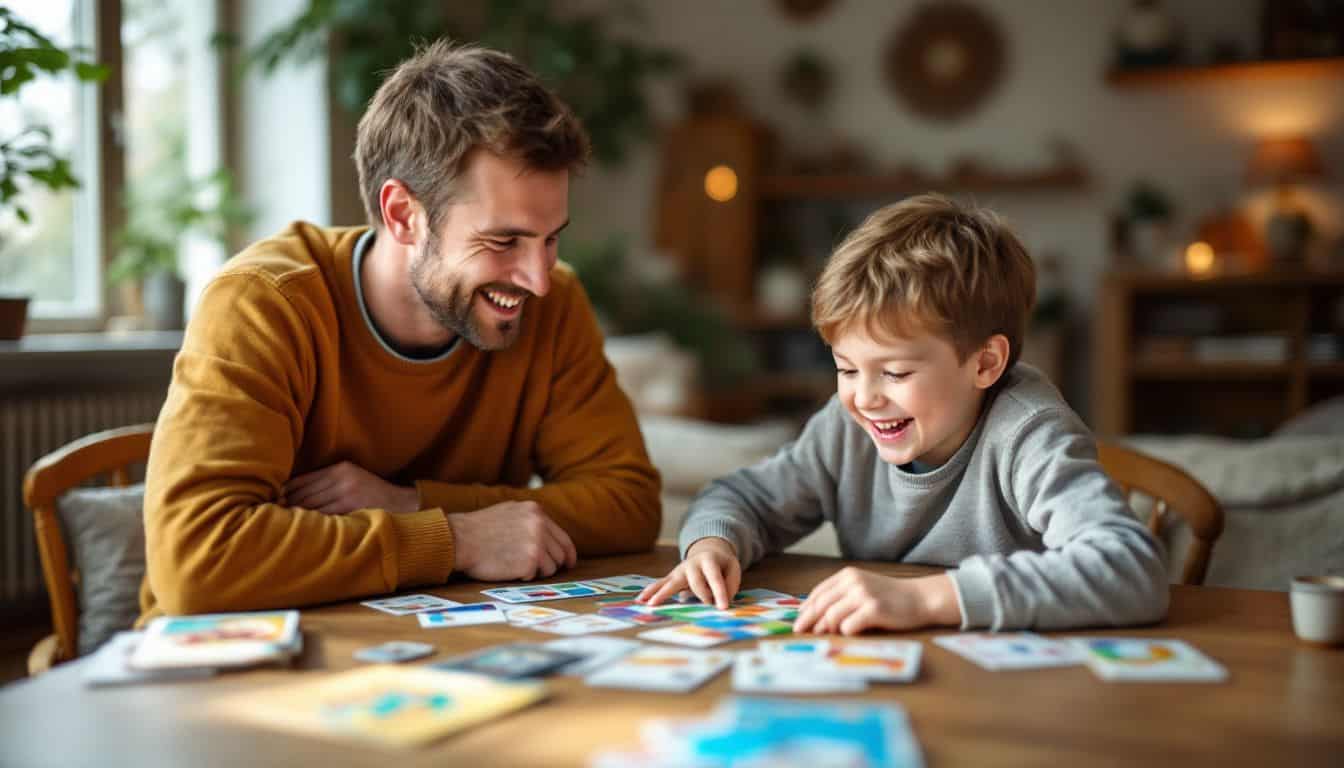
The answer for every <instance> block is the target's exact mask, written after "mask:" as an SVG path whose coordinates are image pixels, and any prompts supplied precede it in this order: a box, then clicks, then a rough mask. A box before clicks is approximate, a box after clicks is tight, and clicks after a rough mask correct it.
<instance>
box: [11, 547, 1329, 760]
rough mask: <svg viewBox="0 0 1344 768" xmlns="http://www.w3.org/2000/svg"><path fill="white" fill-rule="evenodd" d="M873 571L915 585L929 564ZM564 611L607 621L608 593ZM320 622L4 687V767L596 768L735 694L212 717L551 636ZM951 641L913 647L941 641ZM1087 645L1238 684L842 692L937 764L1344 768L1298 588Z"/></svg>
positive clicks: (955, 683)
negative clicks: (432, 711) (205, 652)
mask: <svg viewBox="0 0 1344 768" xmlns="http://www.w3.org/2000/svg"><path fill="white" fill-rule="evenodd" d="M675 562H676V553H675V552H674V551H673V550H671V549H665V548H664V549H659V550H658V551H655V552H652V553H649V554H645V555H636V556H629V557H614V558H604V559H593V560H587V561H583V562H581V563H580V564H579V565H578V567H576V568H575V569H573V570H572V571H569V572H566V573H563V574H560V576H561V578H559V579H551V581H559V580H564V579H583V578H594V577H598V576H609V575H615V574H621V573H644V574H648V575H651V576H656V575H661V574H662V573H663V572H665V571H666V570H667V569H668V568H669V567H670V566H671V565H672V564H673V563H675ZM842 564H843V563H842V562H841V561H839V560H834V559H830V558H822V557H809V556H801V555H783V556H779V557H772V558H768V559H767V560H766V561H765V562H763V563H761V564H760V565H758V566H757V567H755V568H753V569H751V570H750V571H748V572H747V574H746V577H745V579H744V584H743V586H744V588H747V587H767V588H771V589H777V590H780V591H785V592H793V593H799V592H805V591H807V590H809V589H811V588H812V586H813V585H815V584H816V583H817V582H818V581H820V580H821V579H822V578H824V577H825V576H826V575H828V574H830V573H832V572H834V571H835V570H836V569H837V568H839V567H840V566H841V565H842ZM863 567H867V568H871V569H872V570H875V571H879V572H882V573H886V574H889V575H896V576H912V575H919V574H923V573H927V572H928V570H929V569H925V568H920V567H916V566H903V565H896V564H890V563H867V564H863ZM481 586H482V585H480V584H475V583H469V582H461V583H453V584H450V585H448V586H446V587H443V588H440V589H432V590H424V591H427V592H431V593H433V594H437V595H441V596H443V597H447V598H451V599H454V600H459V601H463V602H475V601H478V600H483V599H485V598H484V597H483V596H482V595H480V594H479V591H478V590H479V589H480V588H481ZM546 605H552V606H556V607H559V608H567V609H570V610H574V611H579V612H585V613H588V612H593V611H595V607H594V605H593V602H592V600H591V599H576V600H565V601H555V602H551V603H546ZM302 628H303V631H304V639H305V650H304V654H303V656H302V657H301V658H300V659H299V660H298V661H297V663H296V664H295V667H296V668H298V669H300V670H304V671H302V672H297V671H294V670H288V669H259V670H253V671H246V672H232V673H226V674H223V675H220V676H218V677H215V678H211V679H206V680H201V681H193V682H181V683H163V684H154V685H143V686H135V687H121V688H103V689H86V688H84V687H82V685H81V681H80V670H79V669H78V666H79V665H78V663H75V664H67V665H65V666H63V667H58V668H56V669H54V670H52V671H51V672H48V673H46V674H44V675H42V676H40V677H38V678H36V679H32V680H24V681H20V682H17V683H13V684H11V685H9V686H7V687H5V688H0V765H2V766H6V767H8V766H30V765H43V766H45V765H127V766H136V767H137V768H140V767H143V766H157V765H173V766H185V765H191V766H217V765H220V766H222V765H315V766H322V768H333V767H334V766H345V765H352V766H353V765H359V766H384V765H385V766H392V765H395V766H396V768H410V767H413V766H431V765H432V766H447V765H454V766H464V767H467V766H469V767H471V768H476V767H477V766H486V765H489V766H495V765H547V766H550V765H573V766H579V765H585V764H586V763H587V761H588V759H589V757H590V756H591V755H592V754H593V753H594V752H597V751H599V750H602V749H610V748H619V747H623V746H624V747H634V746H636V745H637V744H638V743H639V728H640V724H641V723H642V722H644V721H645V720H647V719H649V718H654V717H668V716H672V717H700V716H703V715H705V714H706V713H708V712H709V711H710V710H711V709H712V708H713V707H714V706H715V704H716V702H717V701H718V700H719V699H720V698H721V697H723V696H726V695H729V694H730V693H731V690H730V680H729V678H730V675H729V674H727V673H724V674H721V675H720V676H719V677H717V678H716V679H714V680H713V681H711V682H710V683H709V684H707V685H706V686H704V687H703V688H701V689H700V690H699V691H697V692H695V693H693V694H685V695H681V694H661V693H641V692H635V691H620V690H611V689H597V688H588V687H587V686H585V685H584V684H583V682H582V681H581V680H579V679H577V678H569V677H553V678H550V680H549V681H548V683H549V685H550V687H551V691H552V693H551V696H550V698H549V699H548V700H547V701H546V702H544V703H542V704H539V705H537V706H534V707H532V708H530V709H527V710H523V711H521V712H518V713H514V714H511V715H506V716H504V717H502V718H500V719H498V720H495V721H492V722H489V723H486V724H484V725H481V726H478V727H476V728H473V729H471V730H469V731H466V732H463V733H459V734H456V735H452V736H448V737H447V738H445V739H443V740H442V741H439V742H437V743H436V744H434V745H432V746H429V747H426V748H422V749H411V750H397V751H393V750H388V749H383V748H379V747H374V746H364V745H360V744H356V743H352V742H344V741H327V740H321V739H317V738H311V737H307V736H299V735H293V734H289V733H284V732H280V731H271V730H264V729H258V728H253V727H249V726H245V725H241V724H238V723H234V722H229V721H223V720H219V719H217V718H212V717H210V716H208V715H207V714H206V713H205V709H206V706H205V705H206V704H208V703H209V702H210V701H211V700H212V699H214V698H216V697H218V696H220V695H223V694H225V693H231V692H233V691H238V690H245V689H261V688H263V687H265V686H268V685H272V684H276V683H286V682H291V681H293V680H294V679H295V678H296V676H297V675H299V674H322V670H327V671H330V670H342V669H348V668H351V667H355V666H357V665H358V664H359V663H358V662H356V661H354V660H353V659H352V658H351V654H352V653H353V652H354V651H355V650H356V649H358V648H361V647H364V646H367V645H373V644H376V643H379V642H383V641H386V640H421V641H425V642H429V643H433V644H434V645H436V646H437V647H438V654H437V655H436V656H435V657H434V659H443V658H446V657H448V656H452V655H454V654H456V653H460V652H463V651H467V650H471V649H475V648H480V647H484V646H488V645H494V644H497V643H503V642H518V641H546V640H550V639H552V636H551V635H547V634H543V633H540V632H535V631H533V630H529V629H525V628H519V627H512V626H508V625H487V626H478V627H461V628H451V629H433V630H425V629H421V628H420V627H419V625H418V623H417V622H416V620H415V618H414V617H410V616H403V617H396V616H388V615H384V614H381V613H377V612H375V611H372V610H370V609H368V608H363V607H361V606H359V605H357V604H354V603H349V604H340V605H330V606H323V607H318V608H312V609H308V610H305V611H304V612H303V620H302ZM638 631H640V630H638V629H631V630H627V631H625V632H622V633H618V634H619V635H622V636H633V635H634V634H635V633H637V632H638ZM934 634H937V633H934V632H917V633H912V634H910V635H907V636H908V637H912V638H915V639H919V640H921V641H927V640H929V639H930V638H931V637H933V635H934ZM1077 634H1110V635H1125V636H1131V635H1132V636H1145V637H1160V638H1180V639H1183V640H1186V641H1188V642H1190V643H1192V644H1194V645H1195V646H1196V647H1197V648H1199V649H1200V650H1202V651H1204V652H1205V653H1207V654H1209V655H1210V656H1212V657H1213V658H1214V659H1216V660H1218V661H1219V662H1221V663H1222V664H1223V665H1225V666H1226V667H1227V668H1228V670H1229V672H1230V675H1231V679H1230V681H1229V682H1227V683H1224V684H1198V683H1106V682H1102V681H1101V680H1099V679H1097V678H1096V677H1094V676H1093V675H1092V673H1091V672H1089V671H1087V670H1086V669H1084V668H1082V667H1073V668H1064V669H1046V670H1030V671H1014V672H989V671H986V670H982V669H980V668H979V667H976V666H974V665H972V664H970V663H969V662H967V661H964V660H963V659H961V658H960V657H958V656H954V655H953V654H951V653H949V652H947V651H945V650H943V649H942V648H940V647H938V646H935V645H933V644H932V643H928V642H926V643H925V645H924V649H925V653H924V662H923V668H922V669H921V671H920V675H919V679H918V680H917V681H916V682H915V683H913V684H909V685H878V686H873V687H872V688H871V689H870V691H869V692H868V693H867V694H859V695H852V694H848V695H846V696H844V697H843V698H863V699H869V700H874V701H897V702H900V703H901V704H902V705H904V707H905V708H906V710H907V711H908V712H909V713H910V717H911V720H912V723H913V726H914V730H915V735H916V737H917V738H918V740H919V743H920V745H921V747H922V748H923V751H924V755H925V759H926V761H927V763H928V765H930V766H961V765H974V766H984V765H1028V764H1047V763H1048V764H1050V765H1052V766H1058V765H1069V766H1075V765H1136V764H1142V765H1145V766H1153V765H1181V766H1189V765H1203V764H1211V763H1215V762H1216V763H1219V764H1248V765H1249V764H1257V765H1295V766H1296V765H1321V766H1325V765H1335V766H1338V765H1340V764H1341V761H1342V760H1344V649H1328V648H1320V647H1315V646H1311V645H1307V644H1305V643H1302V642H1300V641H1299V640H1297V639H1296V637H1294V636H1293V633H1292V626H1291V621H1290V617H1289V612H1288V595H1287V594H1286V593H1281V592H1261V591H1252V590H1237V589H1217V588H1211V587H1183V586H1176V587H1172V600H1171V610H1170V614H1169V616H1168V618H1167V620H1166V621H1164V622H1163V623H1162V624H1159V625H1157V626H1152V627H1142V628H1129V629H1125V630H1112V631H1092V632H1086V633H1077ZM752 644H753V642H752V641H743V642H739V643H734V644H731V645H726V646H721V647H723V648H728V649H743V648H748V647H750V646H751V645H752ZM831 698H834V697H818V699H819V700H827V699H831ZM393 761H395V762H393Z"/></svg>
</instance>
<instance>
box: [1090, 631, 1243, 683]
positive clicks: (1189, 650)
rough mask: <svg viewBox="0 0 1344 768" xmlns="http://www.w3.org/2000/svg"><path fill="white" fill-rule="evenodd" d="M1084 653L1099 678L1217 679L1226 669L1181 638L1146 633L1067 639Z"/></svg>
mask: <svg viewBox="0 0 1344 768" xmlns="http://www.w3.org/2000/svg"><path fill="white" fill-rule="evenodd" d="M1071 642H1073V643H1074V644H1075V645H1077V646H1078V647H1079V648H1080V649H1082V650H1083V652H1084V653H1086V654H1087V666H1088V667H1089V668H1090V669H1091V670H1092V672H1093V673H1094V674H1096V676H1097V677H1100V678H1101V679H1102V680H1147V681H1153V682H1158V681H1167V680H1170V681H1178V680H1179V681H1185V682H1208V683H1217V682H1222V681H1224V680H1226V679H1227V669H1226V668H1225V667H1223V665H1221V664H1219V663H1218V662H1216V661H1214V660H1213V659H1210V658H1209V657H1208V656H1205V655H1204V654H1202V653H1200V652H1199V651H1197V650H1195V648H1194V647H1193V646H1191V645H1190V644H1189V643H1186V642H1184V641H1181V640H1154V639H1151V638H1146V637H1133V638H1130V637H1082V638H1073V639H1072V640H1071Z"/></svg>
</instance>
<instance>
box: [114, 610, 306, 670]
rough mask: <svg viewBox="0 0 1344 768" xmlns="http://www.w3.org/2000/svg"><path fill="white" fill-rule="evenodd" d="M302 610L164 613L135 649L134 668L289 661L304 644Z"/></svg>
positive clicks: (215, 665) (132, 662) (132, 654)
mask: <svg viewBox="0 0 1344 768" xmlns="http://www.w3.org/2000/svg"><path fill="white" fill-rule="evenodd" d="M301 637H302V636H301V635H300V633H299V612H298V611H254V612H249V613H212V614H202V615H195V616H160V617H159V618H157V619H154V620H153V621H151V622H150V623H149V626H148V627H147V628H146V630H145V635H144V637H143V638H141V640H140V642H139V643H138V644H137V645H136V647H135V650H134V651H133V652H132V653H131V657H130V662H129V663H130V666H131V667H133V668H135V669H140V670H145V669H164V668H168V667H236V666H247V665H250V664H259V663H264V662H270V661H281V660H287V659H289V658H290V657H292V656H293V655H294V654H295V653H296V652H297V649H298V648H299V647H300V643H301V639H300V638H301Z"/></svg>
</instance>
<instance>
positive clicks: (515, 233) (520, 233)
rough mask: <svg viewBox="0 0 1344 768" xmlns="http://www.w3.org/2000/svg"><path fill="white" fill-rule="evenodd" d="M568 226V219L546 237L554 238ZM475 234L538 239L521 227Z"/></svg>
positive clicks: (533, 233)
mask: <svg viewBox="0 0 1344 768" xmlns="http://www.w3.org/2000/svg"><path fill="white" fill-rule="evenodd" d="M568 226H569V219H565V223H564V224H561V225H560V226H558V227H556V228H555V231H554V232H552V233H550V234H549V235H547V237H555V236H556V235H558V234H560V232H561V231H562V230H563V229H564V228H565V227H568ZM477 234H480V235H484V236H486V237H538V236H539V235H537V233H536V232H533V231H532V230H530V229H523V228H521V227H496V228H494V229H483V230H481V231H480V232H478V233H477Z"/></svg>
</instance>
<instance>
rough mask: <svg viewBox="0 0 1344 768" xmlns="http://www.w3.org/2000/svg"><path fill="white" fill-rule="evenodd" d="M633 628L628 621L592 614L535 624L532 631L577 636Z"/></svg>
mask: <svg viewBox="0 0 1344 768" xmlns="http://www.w3.org/2000/svg"><path fill="white" fill-rule="evenodd" d="M633 626H635V625H634V624H632V623H630V622H628V621H621V620H620V619H613V618H611V617H609V616H597V615H595V614H591V613H590V614H580V615H578V616H571V617H569V618H567V619H560V620H558V621H548V622H546V623H545V624H535V625H533V626H532V629H535V630H537V631H538V632H549V633H551V634H553V635H570V636H575V635H590V634H593V633H595V632H620V631H621V630H623V629H629V628H631V627H633Z"/></svg>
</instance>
